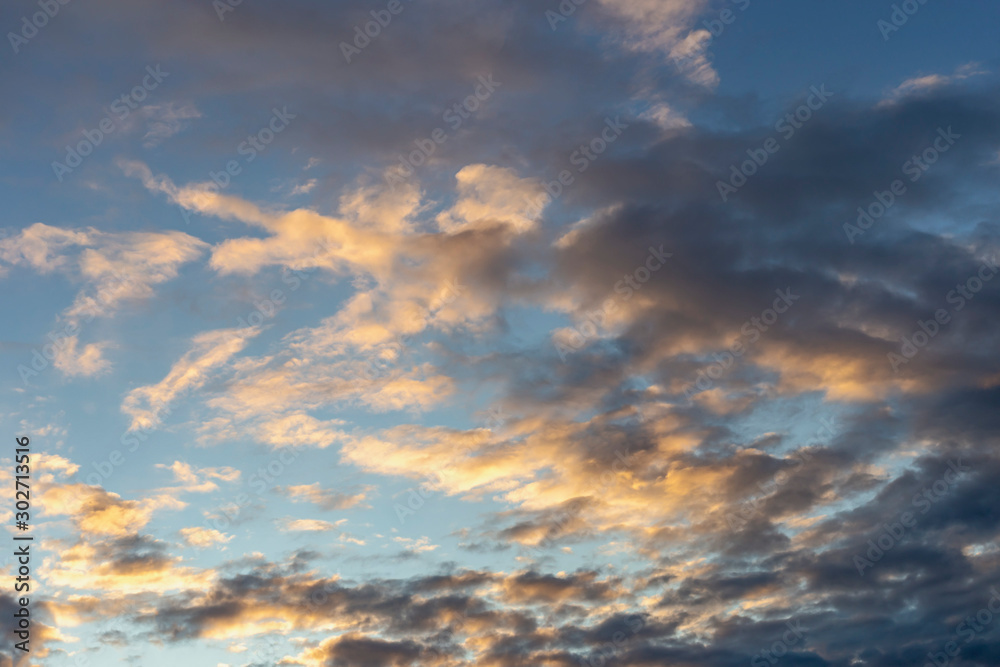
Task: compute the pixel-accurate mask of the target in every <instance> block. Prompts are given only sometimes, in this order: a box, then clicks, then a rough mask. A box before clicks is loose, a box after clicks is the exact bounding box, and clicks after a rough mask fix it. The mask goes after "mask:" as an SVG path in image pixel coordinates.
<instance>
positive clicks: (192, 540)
mask: <svg viewBox="0 0 1000 667" xmlns="http://www.w3.org/2000/svg"><path fill="white" fill-rule="evenodd" d="M180 533H181V537H182V538H184V542H185V543H186V544H187V545H188V546H192V547H198V548H199V549H207V548H208V547H212V546H215V545H217V544H225V543H226V542H229V541H230V540H232V539H233V536H232V535H226V534H225V533H221V532H219V531H217V530H215V529H214V528H202V527H200V526H194V527H190V528H181V530H180Z"/></svg>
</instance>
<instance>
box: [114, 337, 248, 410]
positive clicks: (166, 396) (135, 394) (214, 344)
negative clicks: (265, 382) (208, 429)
mask: <svg viewBox="0 0 1000 667" xmlns="http://www.w3.org/2000/svg"><path fill="white" fill-rule="evenodd" d="M259 333H260V329H259V328H257V327H246V328H243V329H218V330H215V331H206V332H204V333H200V334H198V335H196V336H195V337H194V338H193V339H192V340H191V349H189V350H188V351H187V352H186V353H185V354H184V356H182V357H181V358H180V359H179V360H178V361H177V362H176V363H175V364H174V365H173V366H172V367H171V369H170V372H169V373H167V375H166V377H164V378H163V380H161V381H160V382H158V383H157V384H155V385H148V386H144V387H138V388H136V389H133V390H132V391H130V392H129V393H128V394H127V395H126V396H125V398H124V400H123V401H122V412H124V413H125V414H127V415H128V416H129V417H131V418H132V423H131V426H130V427H129V428H130V429H131V430H136V429H140V428H150V427H153V426H156V425H157V424H158V423H159V420H160V416H161V414H162V413H163V411H164V410H165V409H167V408H168V407H169V405H170V403H171V402H172V401H174V399H176V398H177V397H178V396H180V395H181V394H183V393H185V392H187V391H190V390H192V389H197V388H199V387H201V386H202V385H203V384H204V383H205V382H206V381H207V380H208V378H209V371H212V370H215V369H217V368H219V367H220V366H222V365H223V364H225V363H227V362H228V361H229V360H230V359H231V358H232V357H233V356H234V355H236V354H237V353H239V352H240V351H241V350H243V348H244V347H246V344H247V342H248V341H249V340H250V339H252V338H253V337H255V336H257V335H258V334H259Z"/></svg>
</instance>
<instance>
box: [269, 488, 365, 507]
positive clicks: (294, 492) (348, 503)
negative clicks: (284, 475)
mask: <svg viewBox="0 0 1000 667" xmlns="http://www.w3.org/2000/svg"><path fill="white" fill-rule="evenodd" d="M370 490H371V488H370V487H368V488H366V489H365V490H363V491H361V492H359V493H354V494H351V493H341V492H339V491H333V490H332V489H325V488H323V487H322V486H321V485H320V484H319V482H316V483H313V484H299V485H295V486H279V487H276V488H275V491H276V492H278V493H279V494H281V495H283V496H285V497H286V498H289V499H291V500H292V501H293V502H297V503H301V502H308V503H312V504H313V505H316V506H317V507H319V508H320V509H322V510H326V511H332V510H345V509H351V508H354V507H370V505H363V503H364V502H365V500H366V498H367V494H368V493H369V492H370Z"/></svg>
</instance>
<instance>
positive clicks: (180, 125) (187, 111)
mask: <svg viewBox="0 0 1000 667" xmlns="http://www.w3.org/2000/svg"><path fill="white" fill-rule="evenodd" d="M142 113H143V114H144V115H145V117H146V128H147V129H146V134H145V135H144V136H143V138H142V145H143V147H144V148H154V147H156V146H158V145H159V144H161V143H162V142H163V141H164V140H166V139H169V138H170V137H172V136H174V135H175V134H177V133H178V132H180V131H182V130H184V129H185V128H186V127H187V125H188V124H187V122H186V121H189V120H191V119H192V118H201V112H200V111H198V109H196V108H195V106H194V105H193V104H190V103H184V104H179V103H177V102H168V103H166V104H159V105H147V106H144V107H142Z"/></svg>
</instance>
